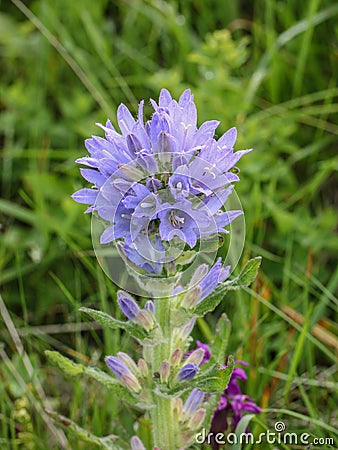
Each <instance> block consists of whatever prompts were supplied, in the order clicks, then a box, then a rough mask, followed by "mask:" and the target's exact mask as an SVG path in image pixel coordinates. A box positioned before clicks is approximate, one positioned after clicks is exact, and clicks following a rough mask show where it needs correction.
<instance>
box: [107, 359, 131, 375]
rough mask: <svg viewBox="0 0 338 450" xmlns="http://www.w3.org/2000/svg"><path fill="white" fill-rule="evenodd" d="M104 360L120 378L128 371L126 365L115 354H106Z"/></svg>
mask: <svg viewBox="0 0 338 450" xmlns="http://www.w3.org/2000/svg"><path fill="white" fill-rule="evenodd" d="M105 361H106V364H107V366H108V367H109V369H110V370H111V371H112V372H113V373H114V374H115V375H116V376H117V377H118V378H120V379H121V378H122V377H123V375H126V374H128V373H130V370H129V369H128V367H127V366H126V365H125V364H124V363H123V362H122V361H121V360H120V359H119V358H117V357H116V356H107V357H106V359H105Z"/></svg>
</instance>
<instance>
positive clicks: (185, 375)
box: [177, 364, 199, 381]
mask: <svg viewBox="0 0 338 450" xmlns="http://www.w3.org/2000/svg"><path fill="white" fill-rule="evenodd" d="M198 370H199V367H198V365H197V364H186V365H185V366H183V367H182V369H180V371H179V372H178V374H177V378H178V380H179V381H189V380H191V379H192V378H194V376H195V375H196V374H197V372H198Z"/></svg>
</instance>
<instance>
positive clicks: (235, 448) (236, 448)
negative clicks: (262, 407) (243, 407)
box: [230, 414, 255, 450]
mask: <svg viewBox="0 0 338 450" xmlns="http://www.w3.org/2000/svg"><path fill="white" fill-rule="evenodd" d="M253 417H255V414H247V415H245V416H243V417H242V418H241V420H240V421H239V422H238V425H237V427H236V430H235V433H236V436H237V442H236V443H235V444H233V445H232V446H231V447H230V448H231V450H241V448H242V445H243V444H242V440H241V438H242V436H244V434H245V430H246V429H247V427H248V425H249V423H250V421H251V419H252V418H253ZM248 439H249V440H248V442H250V435H248ZM244 443H245V441H244Z"/></svg>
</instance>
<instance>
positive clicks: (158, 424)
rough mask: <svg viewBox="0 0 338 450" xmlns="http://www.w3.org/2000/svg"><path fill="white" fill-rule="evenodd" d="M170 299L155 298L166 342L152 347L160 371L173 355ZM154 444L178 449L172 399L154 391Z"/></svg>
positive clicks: (165, 449) (167, 449)
mask: <svg viewBox="0 0 338 450" xmlns="http://www.w3.org/2000/svg"><path fill="white" fill-rule="evenodd" d="M170 312H171V308H170V299H167V298H162V299H156V300H155V317H156V320H157V322H158V323H159V325H160V327H161V329H162V332H163V338H164V342H160V343H159V344H158V345H155V346H154V347H153V349H152V370H153V372H158V371H159V369H160V365H161V362H162V361H164V360H167V361H169V358H170V355H171V351H172V349H171V337H172V336H171V335H172V327H171V320H170ZM151 416H152V425H153V437H154V446H155V447H159V448H160V449H161V450H175V449H176V432H175V424H174V418H173V408H172V399H171V398H165V397H162V396H161V395H159V394H157V393H156V392H154V408H153V409H152V412H151Z"/></svg>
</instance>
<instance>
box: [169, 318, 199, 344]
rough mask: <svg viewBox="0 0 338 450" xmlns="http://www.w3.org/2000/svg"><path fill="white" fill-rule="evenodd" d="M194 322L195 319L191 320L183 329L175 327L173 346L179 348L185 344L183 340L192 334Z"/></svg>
mask: <svg viewBox="0 0 338 450" xmlns="http://www.w3.org/2000/svg"><path fill="white" fill-rule="evenodd" d="M195 322H196V318H195V317H194V318H192V319H191V320H190V321H189V322H188V323H186V324H185V325H184V326H183V327H177V328H175V329H174V332H173V342H174V345H175V346H177V347H180V346H181V344H183V343H185V340H186V339H187V337H188V336H189V335H190V333H191V332H192V330H193V328H194V325H195Z"/></svg>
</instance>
